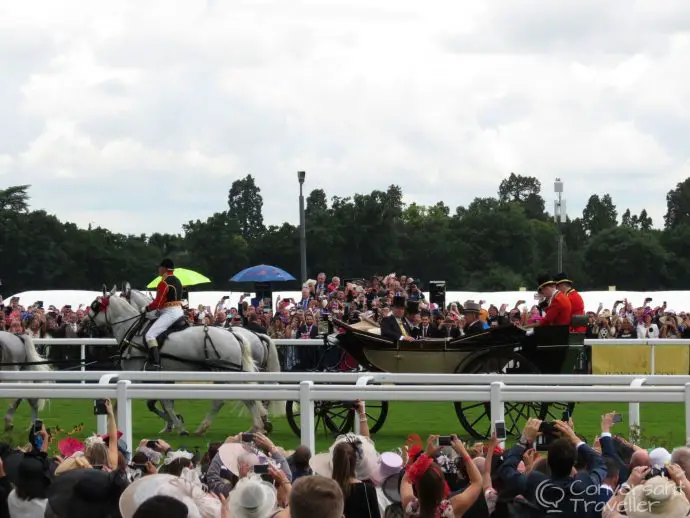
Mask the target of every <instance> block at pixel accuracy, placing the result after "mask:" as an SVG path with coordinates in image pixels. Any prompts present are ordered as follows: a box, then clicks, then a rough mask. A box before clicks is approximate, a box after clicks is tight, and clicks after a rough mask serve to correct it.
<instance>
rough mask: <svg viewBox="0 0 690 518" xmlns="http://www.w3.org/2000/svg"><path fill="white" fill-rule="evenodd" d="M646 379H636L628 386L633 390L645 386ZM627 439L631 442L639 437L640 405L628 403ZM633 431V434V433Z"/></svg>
mask: <svg viewBox="0 0 690 518" xmlns="http://www.w3.org/2000/svg"><path fill="white" fill-rule="evenodd" d="M646 381H647V378H636V379H634V380H632V381H631V382H630V386H631V387H633V388H639V387H641V386H642V385H644V384H645V382H646ZM628 421H630V422H629V424H628V439H630V440H633V439H635V438H636V437H639V432H640V404H639V403H636V402H635V403H633V402H631V403H628ZM633 429H635V430H634V433H633Z"/></svg>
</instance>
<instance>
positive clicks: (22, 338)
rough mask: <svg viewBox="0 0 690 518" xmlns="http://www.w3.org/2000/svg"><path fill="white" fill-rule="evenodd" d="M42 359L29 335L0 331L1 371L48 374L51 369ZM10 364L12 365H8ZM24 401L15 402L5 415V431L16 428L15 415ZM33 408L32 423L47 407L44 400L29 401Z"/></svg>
mask: <svg viewBox="0 0 690 518" xmlns="http://www.w3.org/2000/svg"><path fill="white" fill-rule="evenodd" d="M44 361H45V358H42V357H41V356H40V355H39V354H38V352H36V346H35V345H34V342H33V340H32V339H31V337H30V336H29V335H28V334H24V335H15V334H13V333H8V332H7V331H0V363H2V364H3V365H2V367H0V370H6V371H15V372H16V371H36V372H46V371H50V370H51V368H50V367H49V366H48V365H47V364H44V363H42V362H44ZM8 364H10V365H8ZM22 401H23V400H22V399H17V400H15V401H14V402H13V403H12V405H11V406H10V408H9V409H8V410H7V413H6V414H5V431H11V430H12V429H13V428H14V414H15V412H16V411H17V408H19V405H20V404H21V402H22ZM27 401H28V402H29V406H31V422H32V423H33V422H34V421H36V419H38V413H39V412H40V411H41V410H43V408H44V407H45V400H43V399H28V400H27Z"/></svg>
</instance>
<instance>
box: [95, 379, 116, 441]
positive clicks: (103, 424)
mask: <svg viewBox="0 0 690 518" xmlns="http://www.w3.org/2000/svg"><path fill="white" fill-rule="evenodd" d="M116 382H117V374H114V373H113V374H103V376H101V379H100V380H99V382H98V384H99V385H110V384H111V383H116ZM96 432H97V433H98V435H105V434H106V433H108V416H107V415H97V416H96Z"/></svg>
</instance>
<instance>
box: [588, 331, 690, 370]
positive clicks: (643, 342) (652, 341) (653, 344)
mask: <svg viewBox="0 0 690 518" xmlns="http://www.w3.org/2000/svg"><path fill="white" fill-rule="evenodd" d="M585 345H595V346H597V347H601V346H605V347H616V346H618V347H621V346H626V347H630V346H635V345H636V346H647V347H649V370H650V371H651V372H650V374H651V375H654V374H656V348H657V347H658V346H662V347H663V346H667V347H671V346H682V345H688V346H690V340H687V339H681V338H678V339H676V338H635V339H629V340H626V339H617V338H604V339H586V340H585Z"/></svg>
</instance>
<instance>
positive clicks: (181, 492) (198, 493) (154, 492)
mask: <svg viewBox="0 0 690 518" xmlns="http://www.w3.org/2000/svg"><path fill="white" fill-rule="evenodd" d="M159 495H165V496H170V497H173V498H175V499H177V500H179V501H180V502H182V503H183V504H185V505H186V506H187V510H188V513H189V514H188V516H189V518H217V517H218V516H219V515H220V501H219V500H217V499H215V498H213V497H212V496H210V495H208V494H206V493H205V492H204V490H203V489H202V488H201V486H197V485H194V484H191V483H189V482H187V481H185V480H182V479H181V478H179V477H175V476H173V475H161V474H158V475H149V476H147V477H142V478H139V479H137V480H136V481H135V482H133V483H132V484H131V485H130V486H129V487H128V488H127V489H125V491H124V492H123V493H122V496H121V497H120V513H122V518H132V516H134V513H136V512H137V509H139V506H140V505H141V504H143V503H144V502H145V501H146V500H148V499H149V498H152V497H154V496H159ZM233 516H234V515H233Z"/></svg>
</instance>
